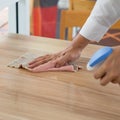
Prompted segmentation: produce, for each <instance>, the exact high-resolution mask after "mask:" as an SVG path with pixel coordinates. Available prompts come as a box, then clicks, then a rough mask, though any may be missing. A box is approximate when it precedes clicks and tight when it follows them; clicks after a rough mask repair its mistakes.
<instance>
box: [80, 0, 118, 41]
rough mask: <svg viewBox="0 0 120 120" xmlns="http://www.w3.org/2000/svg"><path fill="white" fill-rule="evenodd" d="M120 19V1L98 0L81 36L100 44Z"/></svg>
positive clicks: (81, 31)
mask: <svg viewBox="0 0 120 120" xmlns="http://www.w3.org/2000/svg"><path fill="white" fill-rule="evenodd" d="M119 19H120V0H97V2H96V4H95V6H94V8H93V10H92V12H91V14H90V16H89V17H88V19H87V21H86V22H85V24H84V25H83V27H82V29H81V30H80V34H81V35H82V36H84V37H85V38H87V39H88V40H91V41H97V42H99V41H100V40H101V38H102V37H103V36H104V34H105V33H106V32H107V31H108V29H109V28H110V27H111V26H112V24H114V23H115V22H116V21H117V20H119Z"/></svg>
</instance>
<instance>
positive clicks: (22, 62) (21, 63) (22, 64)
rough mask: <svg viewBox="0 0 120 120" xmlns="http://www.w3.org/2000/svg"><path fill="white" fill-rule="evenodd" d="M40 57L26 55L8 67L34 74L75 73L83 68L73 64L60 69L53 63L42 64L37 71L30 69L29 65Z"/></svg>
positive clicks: (30, 54)
mask: <svg viewBox="0 0 120 120" xmlns="http://www.w3.org/2000/svg"><path fill="white" fill-rule="evenodd" d="M39 56H40V55H36V54H33V53H26V54H24V55H22V56H20V57H19V58H17V59H15V60H13V61H12V62H11V63H9V64H8V67H12V68H24V69H27V70H29V71H32V72H43V71H71V72H73V71H74V72H75V71H78V70H79V69H81V66H79V65H77V64H71V65H66V66H62V67H60V68H55V67H54V63H53V62H51V61H50V62H48V63H45V64H42V65H41V66H39V68H38V69H36V70H32V69H30V68H29V67H28V63H29V62H31V61H33V60H34V59H35V58H37V57H39Z"/></svg>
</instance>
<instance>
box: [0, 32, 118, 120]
mask: <svg viewBox="0 0 120 120" xmlns="http://www.w3.org/2000/svg"><path fill="white" fill-rule="evenodd" d="M69 43H70V42H68V41H63V40H54V39H49V38H40V37H27V36H22V35H14V34H8V35H5V36H0V120H120V87H119V86H118V85H113V84H109V85H107V86H106V87H102V86H100V84H99V81H96V80H95V79H94V78H93V73H91V72H88V71H86V69H85V66H84V68H83V70H81V71H79V72H75V73H71V72H43V73H31V72H28V71H26V70H23V69H15V68H9V67H7V64H8V63H9V62H11V61H12V60H13V59H15V58H17V57H19V56H20V55H22V54H24V53H26V52H33V53H39V52H40V51H43V52H50V53H51V52H57V51H60V50H62V49H64V48H65V47H66V46H67V45H68V44H69ZM98 48H100V47H98V46H95V45H89V46H88V47H87V48H86V49H85V50H84V52H83V54H82V57H83V58H84V59H83V61H81V64H83V65H85V64H86V59H85V57H86V58H87V57H90V56H91V55H92V54H93V53H94V52H95V51H96V50H97V49H98ZM84 60H85V61H84Z"/></svg>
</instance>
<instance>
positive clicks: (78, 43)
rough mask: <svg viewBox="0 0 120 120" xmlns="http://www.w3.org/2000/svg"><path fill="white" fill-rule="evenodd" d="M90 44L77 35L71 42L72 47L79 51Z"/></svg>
mask: <svg viewBox="0 0 120 120" xmlns="http://www.w3.org/2000/svg"><path fill="white" fill-rule="evenodd" d="M89 43H90V41H89V40H88V39H86V38H85V37H83V36H82V35H80V34H78V35H77V36H76V37H75V38H74V39H73V41H72V43H71V44H72V47H73V48H77V49H80V50H81V51H82V50H83V49H84V48H85V47H86V46H87V45H88V44H89Z"/></svg>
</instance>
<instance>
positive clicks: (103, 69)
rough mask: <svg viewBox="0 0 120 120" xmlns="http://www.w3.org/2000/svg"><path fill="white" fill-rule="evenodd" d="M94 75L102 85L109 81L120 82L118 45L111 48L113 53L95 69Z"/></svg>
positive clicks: (119, 52)
mask: <svg viewBox="0 0 120 120" xmlns="http://www.w3.org/2000/svg"><path fill="white" fill-rule="evenodd" d="M94 77H95V78H96V79H100V83H101V85H103V86H105V85H107V84H108V83H109V82H112V83H115V84H117V83H118V84H120V46H119V47H115V48H113V53H112V54H111V55H110V56H109V57H108V58H107V59H106V60H105V62H104V63H103V64H102V65H101V66H100V67H99V68H98V69H97V71H96V72H95V74H94Z"/></svg>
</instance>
